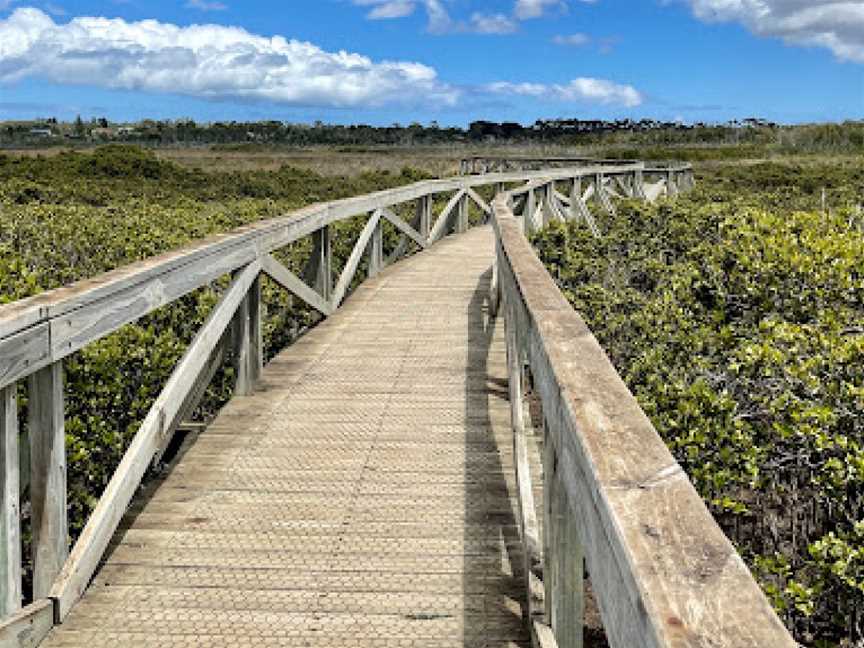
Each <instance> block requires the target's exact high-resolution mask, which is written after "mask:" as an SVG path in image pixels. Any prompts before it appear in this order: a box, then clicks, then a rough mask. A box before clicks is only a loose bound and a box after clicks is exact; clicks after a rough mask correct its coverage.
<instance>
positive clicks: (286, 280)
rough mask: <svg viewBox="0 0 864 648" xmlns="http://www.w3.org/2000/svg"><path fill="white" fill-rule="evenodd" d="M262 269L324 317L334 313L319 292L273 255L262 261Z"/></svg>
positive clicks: (268, 255)
mask: <svg viewBox="0 0 864 648" xmlns="http://www.w3.org/2000/svg"><path fill="white" fill-rule="evenodd" d="M261 268H262V270H263V271H264V272H265V273H266V274H267V276H268V277H270V278H271V279H273V281H275V282H276V283H278V284H279V285H280V286H282V287H283V288H285V290H288V291H289V292H291V293H292V294H294V295H296V296H297V297H299V298H300V299H302V300H303V301H304V302H306V303H307V304H308V305H309V306H311V307H312V308H314V309H315V310H317V311H318V312H319V313H321V314H322V315H325V316H329V315H331V314H332V313H333V307H332V306H331V305H330V303H329V302H326V301H325V300H324V298H323V296H322V295H321V294H320V293H319V292H317V291H315V290H313V289H312V288H310V287H309V286H307V285H306V284H305V283H304V282H303V281H302V280H301V279H300V277H298V276H297V275H295V274H294V273H293V272H291V271H290V270H289V269H288V268H286V267H285V266H284V265H282V264H281V263H280V262H279V261H278V260H276V258H274V257H273V255H270V254H267V255H265V256H264V257H263V258H262V259H261Z"/></svg>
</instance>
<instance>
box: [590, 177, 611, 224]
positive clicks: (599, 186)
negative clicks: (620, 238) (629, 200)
mask: <svg viewBox="0 0 864 648" xmlns="http://www.w3.org/2000/svg"><path fill="white" fill-rule="evenodd" d="M605 181H606V176H604V175H603V174H602V173H598V174H597V175H595V176H594V195H595V196H596V197H597V201H598V202H599V203H600V206H601V207H602V208H603V210H604V211H605V212H606V213H607V214H609V215H610V216H614V215H615V205H614V204H612V200H611V199H610V198H609V190H608V188H607V187H606V185H605Z"/></svg>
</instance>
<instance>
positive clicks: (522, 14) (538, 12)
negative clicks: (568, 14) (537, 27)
mask: <svg viewBox="0 0 864 648" xmlns="http://www.w3.org/2000/svg"><path fill="white" fill-rule="evenodd" d="M555 7H557V8H561V9H565V10H566V9H567V3H566V2H564V0H516V5H515V6H514V7H513V15H514V16H516V18H518V19H519V20H529V19H531V18H539V17H540V16H542V15H543V14H544V13H546V11H547V10H548V9H552V8H555Z"/></svg>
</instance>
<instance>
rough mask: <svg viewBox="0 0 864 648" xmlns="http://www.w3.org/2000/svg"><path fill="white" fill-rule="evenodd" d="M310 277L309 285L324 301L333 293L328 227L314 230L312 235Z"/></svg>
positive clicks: (331, 247) (331, 245) (331, 246)
mask: <svg viewBox="0 0 864 648" xmlns="http://www.w3.org/2000/svg"><path fill="white" fill-rule="evenodd" d="M311 261H312V265H311V270H312V276H311V277H310V279H311V282H310V283H311V284H312V287H313V288H314V289H315V290H316V292H317V293H318V294H319V295H321V298H322V299H324V300H325V301H326V300H328V299H330V293H332V292H333V277H332V272H333V243H332V241H331V239H330V226H329V225H325V226H324V227H322V228H320V229H317V230H315V232H313V234H312V259H311Z"/></svg>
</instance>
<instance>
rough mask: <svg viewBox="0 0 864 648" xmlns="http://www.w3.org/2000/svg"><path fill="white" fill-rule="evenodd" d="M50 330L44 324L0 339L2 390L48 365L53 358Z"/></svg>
mask: <svg viewBox="0 0 864 648" xmlns="http://www.w3.org/2000/svg"><path fill="white" fill-rule="evenodd" d="M0 309H2V307H0ZM49 329H50V325H49V324H48V323H47V322H43V323H41V324H37V325H35V326H33V328H30V329H27V330H24V331H20V332H17V333H14V334H12V335H10V336H9V337H7V338H3V339H0V388H2V387H5V386H7V385H11V384H12V383H14V382H15V381H16V380H19V379H21V378H25V377H26V376H27V375H29V374H30V373H32V372H33V371H34V370H36V369H39V368H41V367H44V366H45V365H46V364H48V360H49V358H50V357H51V351H50V339H51V338H50V331H49Z"/></svg>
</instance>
